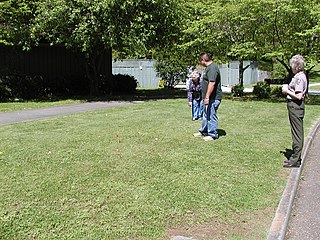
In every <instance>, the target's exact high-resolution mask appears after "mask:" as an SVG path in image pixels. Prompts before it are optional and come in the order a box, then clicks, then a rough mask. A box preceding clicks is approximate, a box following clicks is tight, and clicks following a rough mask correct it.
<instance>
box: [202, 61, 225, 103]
mask: <svg viewBox="0 0 320 240" xmlns="http://www.w3.org/2000/svg"><path fill="white" fill-rule="evenodd" d="M209 82H216V83H215V85H214V89H213V92H212V93H211V95H210V99H217V100H221V99H222V89H221V75H220V70H219V67H218V65H217V64H215V63H214V62H213V63H211V64H210V65H209V66H207V67H206V69H205V70H204V72H203V75H202V98H203V99H204V98H205V96H206V92H207V89H208V84H209Z"/></svg>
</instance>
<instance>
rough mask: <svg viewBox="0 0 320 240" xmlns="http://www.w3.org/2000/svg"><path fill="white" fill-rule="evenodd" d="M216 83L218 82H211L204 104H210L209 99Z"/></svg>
mask: <svg viewBox="0 0 320 240" xmlns="http://www.w3.org/2000/svg"><path fill="white" fill-rule="evenodd" d="M215 84H216V82H209V84H208V89H207V92H206V96H205V98H204V100H203V104H204V105H208V104H209V99H210V96H211V93H212V92H213V90H214V86H215Z"/></svg>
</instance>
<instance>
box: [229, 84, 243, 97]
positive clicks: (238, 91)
mask: <svg viewBox="0 0 320 240" xmlns="http://www.w3.org/2000/svg"><path fill="white" fill-rule="evenodd" d="M243 90H244V87H243V86H241V85H240V84H237V85H234V86H233V87H232V88H231V93H232V96H234V97H242V96H243Z"/></svg>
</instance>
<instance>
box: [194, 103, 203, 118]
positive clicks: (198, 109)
mask: <svg viewBox="0 0 320 240" xmlns="http://www.w3.org/2000/svg"><path fill="white" fill-rule="evenodd" d="M202 115H203V100H202V99H200V100H196V99H193V100H192V118H202Z"/></svg>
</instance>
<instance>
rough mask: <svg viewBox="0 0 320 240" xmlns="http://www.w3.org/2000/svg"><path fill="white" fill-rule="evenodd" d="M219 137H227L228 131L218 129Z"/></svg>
mask: <svg viewBox="0 0 320 240" xmlns="http://www.w3.org/2000/svg"><path fill="white" fill-rule="evenodd" d="M218 135H219V137H222V136H226V135H227V133H226V131H225V130H223V129H218Z"/></svg>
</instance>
